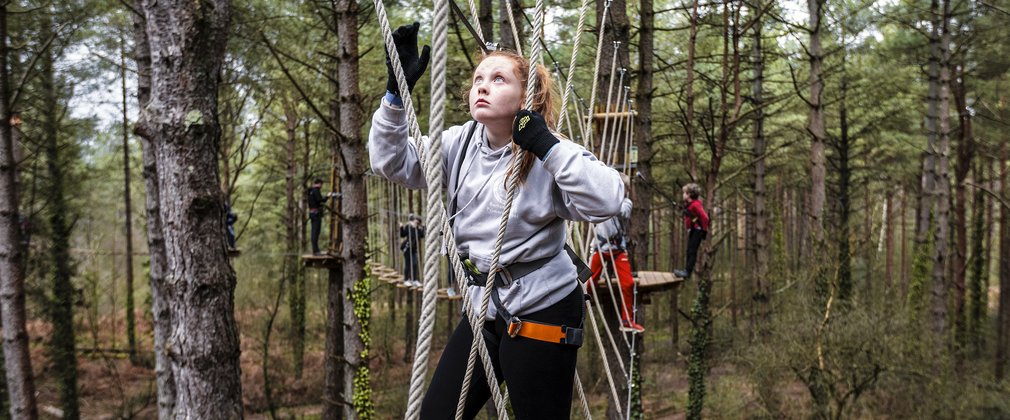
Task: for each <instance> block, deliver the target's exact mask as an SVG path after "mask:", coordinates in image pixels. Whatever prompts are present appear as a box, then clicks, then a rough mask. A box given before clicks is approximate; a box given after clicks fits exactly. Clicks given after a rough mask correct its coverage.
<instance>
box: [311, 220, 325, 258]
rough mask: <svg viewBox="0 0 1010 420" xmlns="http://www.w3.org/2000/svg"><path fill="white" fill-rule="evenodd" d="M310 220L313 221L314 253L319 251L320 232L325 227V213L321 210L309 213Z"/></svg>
mask: <svg viewBox="0 0 1010 420" xmlns="http://www.w3.org/2000/svg"><path fill="white" fill-rule="evenodd" d="M309 221H310V222H312V236H311V239H312V253H314V254H318V253H319V232H320V231H322V230H323V229H322V228H323V214H322V213H321V212H316V213H309Z"/></svg>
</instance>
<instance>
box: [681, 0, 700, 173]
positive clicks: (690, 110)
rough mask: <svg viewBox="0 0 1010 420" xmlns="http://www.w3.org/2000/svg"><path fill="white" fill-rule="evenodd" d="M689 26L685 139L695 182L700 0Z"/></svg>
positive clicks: (688, 162)
mask: <svg viewBox="0 0 1010 420" xmlns="http://www.w3.org/2000/svg"><path fill="white" fill-rule="evenodd" d="M689 24H690V27H689V29H688V42H687V68H686V69H685V71H686V72H687V76H686V79H687V80H685V81H684V92H685V93H684V95H685V101H686V102H687V103H686V109H685V111H684V139H685V142H686V149H687V174H688V176H690V177H691V181H692V182H694V181H697V180H698V179H699V178H698V157H697V155H696V154H695V151H694V102H695V98H694V62H695V56H696V55H697V44H698V0H693V1H692V2H691V21H690V23H689Z"/></svg>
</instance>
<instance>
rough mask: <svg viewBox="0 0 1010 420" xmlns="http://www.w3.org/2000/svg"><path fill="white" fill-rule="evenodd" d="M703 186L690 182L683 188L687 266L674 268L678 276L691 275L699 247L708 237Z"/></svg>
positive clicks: (685, 276) (674, 272)
mask: <svg viewBox="0 0 1010 420" xmlns="http://www.w3.org/2000/svg"><path fill="white" fill-rule="evenodd" d="M699 197H701V187H700V186H698V184H695V183H693V182H692V183H690V184H687V185H685V186H684V188H683V199H684V226H685V227H686V228H687V267H686V268H685V269H683V270H674V271H673V274H676V275H677V276H678V277H684V278H687V277H690V276H691V273H692V272H693V271H694V263H695V262H696V261H697V260H698V248H699V247H700V246H701V241H703V240H705V238H706V237H708V213H706V212H705V208H704V207H702V206H701V199H699Z"/></svg>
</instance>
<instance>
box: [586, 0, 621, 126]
mask: <svg viewBox="0 0 1010 420" xmlns="http://www.w3.org/2000/svg"><path fill="white" fill-rule="evenodd" d="M603 11H604V2H602V1H598V2H596V27H597V28H600V29H599V30H600V31H602V32H600V33H599V34H598V35H599V36H602V37H603V58H605V59H604V60H600V77H599V80H602V81H609V80H610V79H611V78H615V80H616V77H618V76H617V75H616V74H611V71H610V67H611V66H610V62H609V61H608V60H607V59H609V58H610V57H612V56H613V52H614V50H613V48H614V42H619V43H620V45H619V46H618V47H617V68H618V71H619V69H620V68H622V67H626V66H628V63H629V60H630V53H629V51H630V49H629V45H630V44H629V40H630V39H631V21H630V20H628V4H627V1H626V0H614V1H611V2H610V10H609V11H607V21H606V26H605V27H601V25H600V23H601V19H602V18H603ZM621 89H623V88H622V87H620V86H617V87H615V90H618V91H619V90H621ZM608 90H610V86H609V83H600V84H598V85H597V91H596V92H597V93H596V94H597V96H598V97H599V98H601V100H606V98H607V93H608ZM611 96H612V100H613V101H615V102H616V97H617V95H616V93H615V94H614V95H611ZM618 105H619V104H617V103H614V104H612V105H611V107H612V109H617V106H618ZM602 106H603V107H606V104H603V105H602ZM590 112H592V111H590ZM597 140H599V139H597Z"/></svg>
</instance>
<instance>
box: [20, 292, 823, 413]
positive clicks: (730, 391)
mask: <svg viewBox="0 0 1010 420" xmlns="http://www.w3.org/2000/svg"><path fill="white" fill-rule="evenodd" d="M380 306H381V305H380ZM265 312H266V310H251V311H243V313H242V314H241V315H240V316H239V317H238V318H237V319H238V322H239V328H240V330H241V331H242V332H243V334H242V337H241V346H242V356H241V371H242V396H243V400H244V404H245V409H246V417H247V418H252V419H261V418H262V419H266V418H271V417H274V416H271V412H270V405H271V402H272V404H273V406H274V410H275V413H276V415H275V417H276V418H317V417H318V416H319V413H320V411H321V405H320V404H319V394H320V392H321V390H322V388H323V386H322V385H323V348H322V334H321V329H320V328H318V327H315V328H314V327H313V326H312V325H310V326H309V327H310V328H309V331H308V334H309V337H310V339H309V341H308V342H307V344H306V349H305V357H304V366H303V369H302V371H303V374H302V375H301V377H300V378H298V377H296V375H294V374H293V372H295V367H294V366H293V364H292V362H291V356H290V354H291V351H290V344H289V343H290V342H289V341H288V340H287V335H286V334H287V333H286V332H285V331H282V328H281V327H275V329H274V331H273V333H272V336H271V340H270V342H269V344H270V345H269V347H268V348H269V357H268V358H267V361H268V364H267V367H268V371H269V375H268V377H269V380H270V387H271V388H272V391H271V392H272V395H271V398H267V396H266V391H265V386H264V384H265V381H264V373H263V372H264V363H263V362H264V357H263V354H264V349H266V348H267V347H266V346H264V345H263V343H264V341H265V340H264V338H263V334H262V332H263V331H264V330H265V329H264V328H262V327H263V326H264V325H265V321H264V318H265V315H266V313H265ZM81 318H83V319H82V320H80V321H79V322H80V325H79V328H78V330H77V331H79V333H78V339H77V342H78V349H77V350H78V354H79V357H78V372H79V377H78V388H79V394H80V404H81V413H82V417H83V418H88V419H122V418H157V402H156V395H157V390H156V387H155V377H154V369H153V361H152V360H150V359H151V356H150V354H151V353H150V349H151V343H150V337H151V333H150V324H149V322H147V320H145V319H144V318H142V317H141V314H138V333H137V334H138V337H141V338H140V343H138V347H139V348H141V349H146V351H145V352H144V353H143V356H141V357H140V358H141V359H142V360H140V364H138V365H134V364H133V363H131V362H130V360H129V357H128V353H127V352H125V351H124V348H125V341H126V340H125V334H122V333H120V334H119V335H118V338H117V337H112V336H111V334H112V333H111V331H117V330H124V328H123V326H122V325H119V324H122V320H121V319H120V320H119V324H114V321H113V320H109V319H107V318H100V319H99V321H97V322H94V323H92V322H88V319H96V318H95V317H87V316H85V317H81ZM376 321H378V322H376ZM394 324H396V325H394ZM403 328H404V326H403V320H402V318H401V320H400V321H399V322H395V323H394V322H392V321H389V320H382V319H378V320H376V319H373V341H372V342H373V350H372V352H371V360H370V367H371V372H372V375H373V377H372V388H373V401H374V404H375V412H376V414H377V417H376V418H381V419H386V418H398V417H400V416H402V414H401V413H404V412H405V411H406V405H407V388H408V386H409V382H410V372H411V365H410V363H408V362H406V361H404V350H405V346H404V341H405V340H404V339H403V334H404V333H403ZM441 328H445V326H444V325H442V326H441ZM80 331H85V333H84V334H81V333H80ZM447 332H448V331H447V329H442V330H440V331H436V339H435V342H434V344H433V346H434V351H433V353H432V355H431V358H430V360H431V365H430V368H429V374H430V373H431V372H432V371H433V370H434V365H435V363H436V362H437V360H438V357H439V355H440V352H441V346H443V345H444V342H445V339H446V335H447ZM649 332H652V333H653V334H652V336H651V337H649V338H647V340H646V346H647V348H646V351H647V352H646V353H645V355H644V356H643V360H644V361H643V364H644V367H643V369H642V373H643V374H642V380H643V391H644V392H643V409H644V412H645V418H647V419H681V418H684V411H685V408H686V406H687V393H688V392H687V391H688V381H687V370H686V363H685V357H684V356H683V354H682V353H680V352H679V351H672V350H673V349H672V345H671V344H670V340H669V337H670V335H669V330H668V329H667V328H657V329H655V330H652V331H649ZM49 333H50V328H49V326H48V325H47V324H46V323H44V322H39V321H33V322H32V323H31V324H30V325H29V335H30V337H32V339H33V341H32V366H33V367H34V368H35V371H36V377H37V378H38V379H37V387H38V391H39V407H40V410H41V411H42V415H43V417H44V418H55V417H58V413H59V410H58V408H57V407H59V406H60V404H59V391H58V388H57V381H56V378H54V375H53V373H52V372H51V371H49V370H48V367H49V362H48V360H47V357H46V354H45V346H44V343H43V337H48V336H49ZM117 341H118V345H117V346H112V345H104V348H96V347H97V346H94V345H93V344H92V343H112V342H117ZM587 347H588V346H587ZM587 347H584V348H583V350H582V351H581V352H580V355H579V357H580V358H581V359H583V360H582V361H581V362H580V376H581V377H582V380H583V384H584V385H585V387H586V389H587V393H588V396H589V400H590V401H591V410H592V411H593V417H594V418H605V411H606V408H607V396H608V393H609V387H608V385H607V380H606V377H605V376H604V375H603V374H602V372H600V369H596V368H594V367H592V366H589V365H590V363H587V360H593V361H595V360H598V358H599V355H598V354H597V353H596V352H595V350H593V349H591V348H587ZM706 386H707V387H708V389H707V397H706V417H710V418H739V417H753V416H755V415H757V416H759V417H760V414H756V413H761V412H764V411H763V409H762V407H761V403H760V397H759V396H757V395H756V393H755V392H754V386H753V384H752V382H751V381H750V380H749V379H748V378H747V377H746V375H745V374H744V373H742V372H740V371H739V369H738V368H737V367H736V366H735V365H733V364H732V363H731V362H728V361H725V360H722V361H716V364H715V366H714V367H713V368H712V369H711V371H710V374H709V376H708V378H707V381H706ZM805 393H806V389H805V388H804V387H803V386H802V384H799V383H797V384H795V387H790V389H787V390H783V391H782V394H783V395H785V398H787V399H789V400H792V401H791V404H796V405H799V406H802V405H804V403H803V401H804V400H805V399H806V396H805ZM576 398H577V397H576ZM578 404H579V403H578V401H577V400H576V401H574V402H573V406H577V405H578ZM576 412H577V410H576ZM793 414H796V413H793ZM479 418H483V415H482V416H480V417H479Z"/></svg>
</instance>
